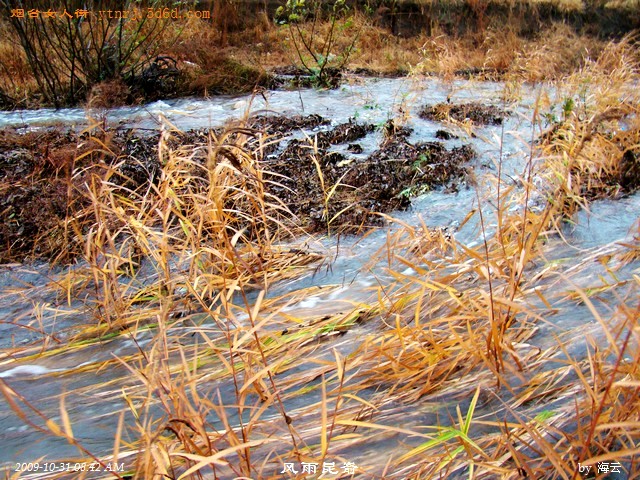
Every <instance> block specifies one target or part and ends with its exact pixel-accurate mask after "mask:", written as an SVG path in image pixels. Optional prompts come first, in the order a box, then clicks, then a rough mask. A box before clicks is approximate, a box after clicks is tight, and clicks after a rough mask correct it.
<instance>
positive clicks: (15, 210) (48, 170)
mask: <svg viewBox="0 0 640 480" xmlns="http://www.w3.org/2000/svg"><path fill="white" fill-rule="evenodd" d="M251 122H252V123H250V125H251V126H252V127H253V128H252V129H246V128H245V129H238V132H240V133H236V134H229V133H228V131H226V132H224V134H222V133H221V131H219V130H216V131H212V132H210V131H207V130H195V131H188V132H184V133H177V134H175V135H174V136H173V137H172V138H171V139H170V140H169V141H168V144H169V147H170V148H189V149H195V150H194V156H193V158H194V159H195V160H196V161H201V162H206V161H207V154H206V152H207V148H205V147H207V146H208V145H211V142H212V141H213V140H214V139H215V138H218V139H219V138H222V137H224V138H226V139H227V141H235V140H234V139H235V138H239V136H240V135H244V137H245V141H246V137H248V138H249V143H247V144H246V145H247V146H248V147H251V145H254V146H255V144H256V143H257V142H258V139H259V138H260V136H263V137H264V136H266V138H272V137H273V136H279V137H281V139H282V141H281V142H277V143H274V144H273V146H272V147H270V150H269V151H267V152H265V151H263V156H262V157H261V158H260V160H259V161H260V162H261V163H262V166H263V168H264V170H265V171H266V172H265V175H264V177H265V180H266V182H265V186H266V189H267V193H268V194H270V195H273V196H275V197H277V198H278V199H280V200H281V201H282V202H283V203H284V205H286V206H287V207H288V208H289V210H290V211H291V212H292V213H294V214H295V215H296V216H297V220H296V222H299V224H301V225H302V226H303V227H304V228H305V229H306V230H307V231H309V232H327V231H331V232H349V233H356V232H362V231H363V230H365V229H367V228H370V227H373V226H377V225H380V224H381V223H382V218H381V217H380V216H379V215H377V213H378V212H382V213H388V212H391V211H394V210H398V209H403V208H406V207H408V206H409V205H410V198H411V197H412V196H413V195H415V194H416V193H420V192H422V191H425V190H428V189H430V188H433V187H435V186H438V185H442V184H446V183H450V182H452V181H453V180H454V179H456V178H459V177H460V176H461V175H463V174H464V172H465V167H464V165H465V163H466V162H468V161H469V159H471V158H472V157H473V155H474V153H473V151H472V149H471V148H470V147H468V146H463V147H460V148H454V149H452V150H448V149H446V148H445V147H444V145H443V144H442V143H438V142H430V143H415V144H414V143H411V142H409V141H408V136H409V134H410V133H411V131H410V129H407V128H405V127H397V126H396V125H395V124H393V123H392V122H390V123H389V124H388V125H386V126H385V127H384V128H383V129H382V132H381V133H378V134H375V135H376V138H378V140H377V141H379V142H380V144H379V145H378V149H377V150H376V151H375V152H374V153H373V154H371V155H369V156H368V157H366V158H363V155H361V154H360V155H358V154H353V155H352V153H350V150H352V151H353V150H354V148H350V147H349V146H350V145H351V146H353V145H354V144H353V143H351V142H354V141H356V140H359V139H362V138H364V137H365V136H367V135H372V134H373V132H374V130H375V127H374V126H373V125H371V124H360V123H357V122H354V121H350V122H346V123H344V124H340V125H336V126H334V127H333V128H328V129H327V128H326V127H325V126H326V125H327V123H328V121H327V120H326V119H324V118H322V117H320V116H318V115H311V116H307V117H290V118H286V117H260V118H257V119H253V120H252V121H251ZM258 126H259V127H261V131H258V130H257V129H256V127H258ZM319 128H320V129H321V128H324V130H322V131H320V132H318V131H317V130H318V129H319ZM301 130H303V131H304V132H305V135H303V134H302V133H301V132H300V131H301ZM225 135H226V137H225ZM234 135H236V137H234ZM159 142H160V136H159V134H157V133H153V134H150V135H142V134H140V133H139V132H136V131H132V130H127V129H120V130H116V131H107V132H100V134H99V135H97V134H96V137H91V136H89V135H82V136H78V135H77V134H76V133H74V132H72V131H63V130H60V129H49V130H46V131H43V132H40V133H27V134H22V133H18V132H17V131H16V130H4V131H2V132H0V262H3V263H6V262H10V261H16V260H24V259H25V258H50V259H57V260H63V261H69V260H71V259H72V257H73V252H71V251H69V249H68V248H66V247H64V246H65V245H68V244H69V243H68V242H69V239H70V238H71V237H73V236H74V235H76V233H77V232H73V231H70V227H69V223H68V222H67V220H68V219H71V218H74V219H78V220H79V222H78V225H80V226H84V227H86V226H87V225H88V223H90V222H89V219H90V218H91V205H90V199H89V197H88V195H87V187H86V186H87V185H88V184H90V183H91V182H92V181H95V180H96V178H98V179H99V178H106V177H107V176H108V178H109V181H110V182H112V183H114V184H117V185H120V186H122V187H124V188H125V190H123V192H124V193H123V194H126V192H128V191H136V190H138V189H145V191H147V189H148V187H149V185H150V184H151V183H156V182H157V179H158V178H159V176H160V173H161V171H162V165H161V162H160V159H159V156H158V145H159ZM196 150H197V151H196ZM355 150H356V151H358V150H359V149H355ZM360 151H361V150H360ZM198 152H199V153H198ZM205 184H206V180H205V179H203V180H202V187H203V188H206V185H205ZM79 228H83V227H79Z"/></svg>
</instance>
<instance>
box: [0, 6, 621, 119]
mask: <svg viewBox="0 0 640 480" xmlns="http://www.w3.org/2000/svg"><path fill="white" fill-rule="evenodd" d="M481 4H482V5H484V4H483V3H482V2H480V3H478V5H480V6H482V5H481ZM464 5H465V4H464V2H462V3H459V4H452V5H451V6H450V7H449V8H450V11H447V7H446V6H442V5H439V6H437V7H434V6H433V5H432V6H429V7H428V6H425V5H422V6H421V7H420V8H421V9H422V10H421V12H422V13H420V12H418V13H417V14H415V15H414V16H413V17H411V16H409V17H407V18H415V19H416V20H412V21H413V22H417V23H415V24H411V27H408V28H410V29H409V32H410V34H404V35H396V34H394V33H393V32H394V28H397V27H394V25H395V23H393V22H391V26H389V22H390V19H391V20H392V19H393V18H394V17H390V13H389V9H388V8H386V7H382V6H381V7H380V8H379V9H377V10H371V11H366V10H365V9H363V8H359V7H356V8H354V9H352V10H349V11H348V12H347V14H346V15H347V16H346V17H345V19H344V20H342V23H340V24H339V26H338V27H339V32H338V35H335V36H334V39H333V43H332V45H331V46H330V47H331V48H330V52H329V53H330V54H332V55H334V56H337V57H340V56H341V55H343V54H344V53H345V52H346V51H347V50H349V51H350V54H349V58H348V61H347V62H346V64H345V65H344V66H346V67H348V68H350V69H351V70H353V71H359V72H367V73H374V74H406V73H408V72H413V73H423V74H435V75H441V76H444V77H447V78H451V77H452V76H454V75H465V76H469V75H473V76H481V77H488V78H494V79H496V78H503V79H511V80H514V81H517V80H525V81H541V80H549V79H557V78H560V77H562V76H564V75H566V74H568V73H570V72H571V71H573V70H575V69H577V68H580V66H581V65H583V64H584V62H585V61H586V59H588V58H592V59H593V58H597V57H598V55H599V54H600V52H601V50H602V48H603V46H604V44H605V41H604V40H603V39H602V38H600V37H598V36H596V35H595V33H597V32H598V28H599V27H598V25H597V24H596V25H591V24H589V23H588V21H587V20H580V21H582V22H585V25H584V27H583V29H582V30H580V29H579V28H577V27H576V26H575V25H574V24H571V23H569V22H568V20H567V18H568V17H567V18H563V17H562V15H566V13H562V11H563V10H562V9H559V10H558V12H560V13H556V14H553V15H551V14H549V13H548V12H547V13H546V14H543V13H541V12H545V11H546V10H545V9H546V8H547V7H544V6H540V5H536V4H534V3H529V4H527V3H524V4H522V5H524V6H522V5H520V4H518V5H519V6H518V8H517V9H516V10H517V11H518V12H519V13H518V15H515V14H513V15H509V16H507V17H505V16H504V15H505V13H504V12H503V11H502V10H499V9H498V11H497V12H494V13H491V12H492V10H491V9H489V10H486V7H487V6H490V5H493V4H491V3H487V5H484V7H483V8H484V9H485V10H482V9H481V10H474V8H475V7H474V8H471V9H470V10H469V9H468V8H467V7H465V6H464ZM470 5H471V4H470ZM473 5H475V3H474V4H473ZM473 5H471V7H473ZM497 5H498V6H500V5H501V4H500V3H499V2H498V3H497ZM527 5H528V6H527ZM427 7H428V8H427ZM500 8H503V7H502V6H500ZM240 10H241V6H240V5H235V4H233V3H232V2H214V4H213V11H212V13H213V17H212V20H198V19H191V20H188V21H171V22H169V23H168V24H167V25H166V26H165V27H164V28H163V30H162V34H161V35H160V36H158V37H155V36H154V37H153V42H154V43H153V48H150V53H149V54H148V55H150V56H149V57H148V58H144V57H143V58H140V59H137V60H136V61H137V62H139V63H140V65H141V67H139V68H138V70H137V72H138V73H137V74H136V75H138V77H132V78H113V79H107V86H98V87H97V88H94V87H95V86H96V85H95V83H93V84H92V83H91V81H90V80H89V79H85V80H84V81H85V82H86V83H87V90H86V91H85V93H84V94H85V97H86V100H87V101H89V102H90V103H98V104H100V103H101V102H102V103H105V102H106V103H105V104H107V105H111V104H113V103H114V102H121V103H122V102H124V103H131V102H140V101H144V100H149V99H153V98H155V96H157V95H163V96H171V95H189V94H199V95H207V94H219V93H233V92H241V91H251V90H252V89H254V88H255V87H256V86H266V87H269V86H273V85H274V83H273V80H272V79H271V77H270V75H269V72H272V71H274V69H276V70H277V69H278V68H279V67H284V66H290V65H297V66H301V64H300V56H299V54H298V52H297V51H296V49H295V48H294V43H293V42H294V40H295V39H294V38H293V36H292V33H293V32H292V30H290V29H289V28H288V27H287V26H286V25H280V26H278V25H276V24H274V22H273V20H272V19H271V18H270V17H269V14H267V13H265V12H264V11H258V12H257V13H256V12H251V14H250V15H249V17H248V18H247V15H248V14H247V12H244V11H240ZM554 11H555V10H554ZM567 11H572V8H568V7H567ZM429 12H431V13H429ZM624 12H626V10H624V9H623V10H621V15H624ZM481 14H482V15H483V19H484V20H483V21H482V22H481V23H480V24H478V23H477V22H478V18H475V17H478V15H481ZM398 15H399V17H398V18H399V19H400V20H402V19H403V18H404V17H403V15H404V14H402V15H400V14H398ZM424 15H427V17H424ZM429 15H431V17H429ZM544 15H547V17H544ZM554 15H556V16H554ZM584 15H586V14H584ZM425 18H431V20H430V22H429V23H427V24H421V23H420V22H427V20H425ZM474 18H475V20H474ZM536 18H537V20H536ZM581 18H582V17H581ZM585 18H587V19H588V18H589V17H588V16H586V17H585ZM607 18H608V17H607ZM621 18H627V17H621ZM456 19H458V20H456ZM400 20H399V21H400ZM456 21H458V22H459V24H458V28H459V29H462V30H456V29H455V22H456ZM572 21H574V23H575V22H577V20H572ZM593 21H597V20H593ZM474 22H476V23H474ZM536 22H537V23H536ZM578 23H579V22H578ZM300 28H301V30H300V31H301V32H304V33H309V32H310V31H311V29H313V31H314V37H317V38H318V39H320V40H321V42H320V43H319V44H322V41H323V40H325V39H326V38H327V37H328V32H329V29H330V28H331V23H330V22H327V21H322V20H321V21H319V22H317V24H313V23H306V24H302V25H301V26H300ZM0 31H1V32H2V33H3V34H2V35H0V38H1V39H2V40H0V65H1V67H0V92H1V94H0V103H1V105H2V106H4V107H5V108H11V107H15V106H21V107H29V106H37V105H38V104H41V103H42V102H43V101H45V102H49V103H51V99H49V100H47V99H46V98H45V97H44V96H43V92H42V91H40V90H39V86H38V83H37V82H36V80H35V78H36V77H35V76H34V75H33V74H32V73H29V65H28V63H27V59H26V57H25V55H24V53H23V51H22V49H21V48H20V47H19V43H18V39H17V38H16V37H15V35H14V34H13V33H12V32H13V31H12V30H11V29H10V27H9V25H8V23H7V21H6V19H3V20H2V21H1V22H0ZM294 36H295V35H294ZM354 42H355V43H354ZM352 45H353V49H350V47H351V46H352ZM155 55H163V56H168V57H170V58H172V59H174V60H175V61H177V63H176V67H177V70H178V71H179V79H177V81H174V80H175V79H174V78H173V76H172V75H168V72H166V71H165V72H164V74H165V75H167V77H166V78H165V77H163V78H160V79H157V81H153V82H145V81H141V80H144V77H141V76H140V75H143V73H144V72H143V70H144V69H143V67H144V68H149V67H150V66H152V62H153V60H154V58H155ZM340 65H341V66H342V64H340ZM56 68H57V67H56ZM62 71H63V69H60V72H62ZM147 73H148V71H147ZM114 81H115V82H116V83H113V82H114ZM118 82H120V83H118ZM62 83H64V82H62ZM165 83H168V84H167V85H165ZM116 84H118V85H120V87H119V90H117V91H116V90H115V89H114V88H115V85H116ZM80 93H82V92H80ZM105 96H106V97H109V99H108V100H106V99H102V100H101V99H99V98H98V99H97V98H96V97H105Z"/></svg>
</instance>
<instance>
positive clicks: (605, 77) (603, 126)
mask: <svg viewBox="0 0 640 480" xmlns="http://www.w3.org/2000/svg"><path fill="white" fill-rule="evenodd" d="M635 42H636V41H635V39H634V38H633V37H629V38H627V39H625V40H623V41H621V42H619V43H611V44H609V46H608V47H607V48H606V49H605V50H604V51H603V52H602V54H601V56H600V57H599V58H598V59H597V60H592V61H589V62H588V63H587V64H586V65H585V66H584V67H583V68H582V69H581V70H580V71H578V72H576V73H574V74H572V75H570V76H569V77H568V78H566V79H565V80H564V81H562V82H561V83H560V84H559V85H558V87H557V92H556V93H555V98H553V99H552V100H550V99H547V102H546V104H545V105H544V106H543V110H542V111H543V112H545V111H546V112H545V113H544V114H545V118H546V121H547V124H548V130H547V131H546V132H545V133H544V134H543V135H542V137H541V140H540V142H539V146H538V148H539V151H540V155H541V156H542V157H543V158H544V162H545V165H544V166H545V169H546V172H547V174H546V180H547V183H548V185H549V186H550V191H548V192H546V193H547V196H548V198H549V199H550V201H552V202H559V203H560V205H559V208H560V210H561V211H562V212H563V214H564V215H566V216H571V215H572V214H573V213H574V212H575V211H576V209H577V208H587V207H588V203H589V201H590V200H593V199H595V198H603V197H616V196H618V195H619V194H621V193H625V192H631V191H634V190H635V189H637V188H638V187H639V186H640V185H638V182H637V176H636V175H635V172H637V157H638V144H639V142H640V130H639V126H640V125H639V123H638V113H639V112H640V97H638V92H637V89H636V88H635V87H634V86H633V85H634V82H637V81H638V78H639V77H638V75H639V73H640V58H638V54H637V47H636V44H635ZM634 177H635V179H634Z"/></svg>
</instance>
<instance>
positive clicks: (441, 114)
mask: <svg viewBox="0 0 640 480" xmlns="http://www.w3.org/2000/svg"><path fill="white" fill-rule="evenodd" d="M419 115H420V117H421V118H424V119H427V120H435V121H437V122H442V121H446V120H449V119H453V120H456V121H458V122H463V121H465V120H467V119H469V120H471V121H472V122H473V123H474V124H475V125H502V121H503V119H504V117H505V116H506V115H508V113H507V112H505V111H504V110H503V109H501V108H498V107H496V106H494V105H482V104H480V103H462V104H452V103H437V104H435V105H425V106H424V107H423V108H422V110H421V111H420V113H419Z"/></svg>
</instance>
